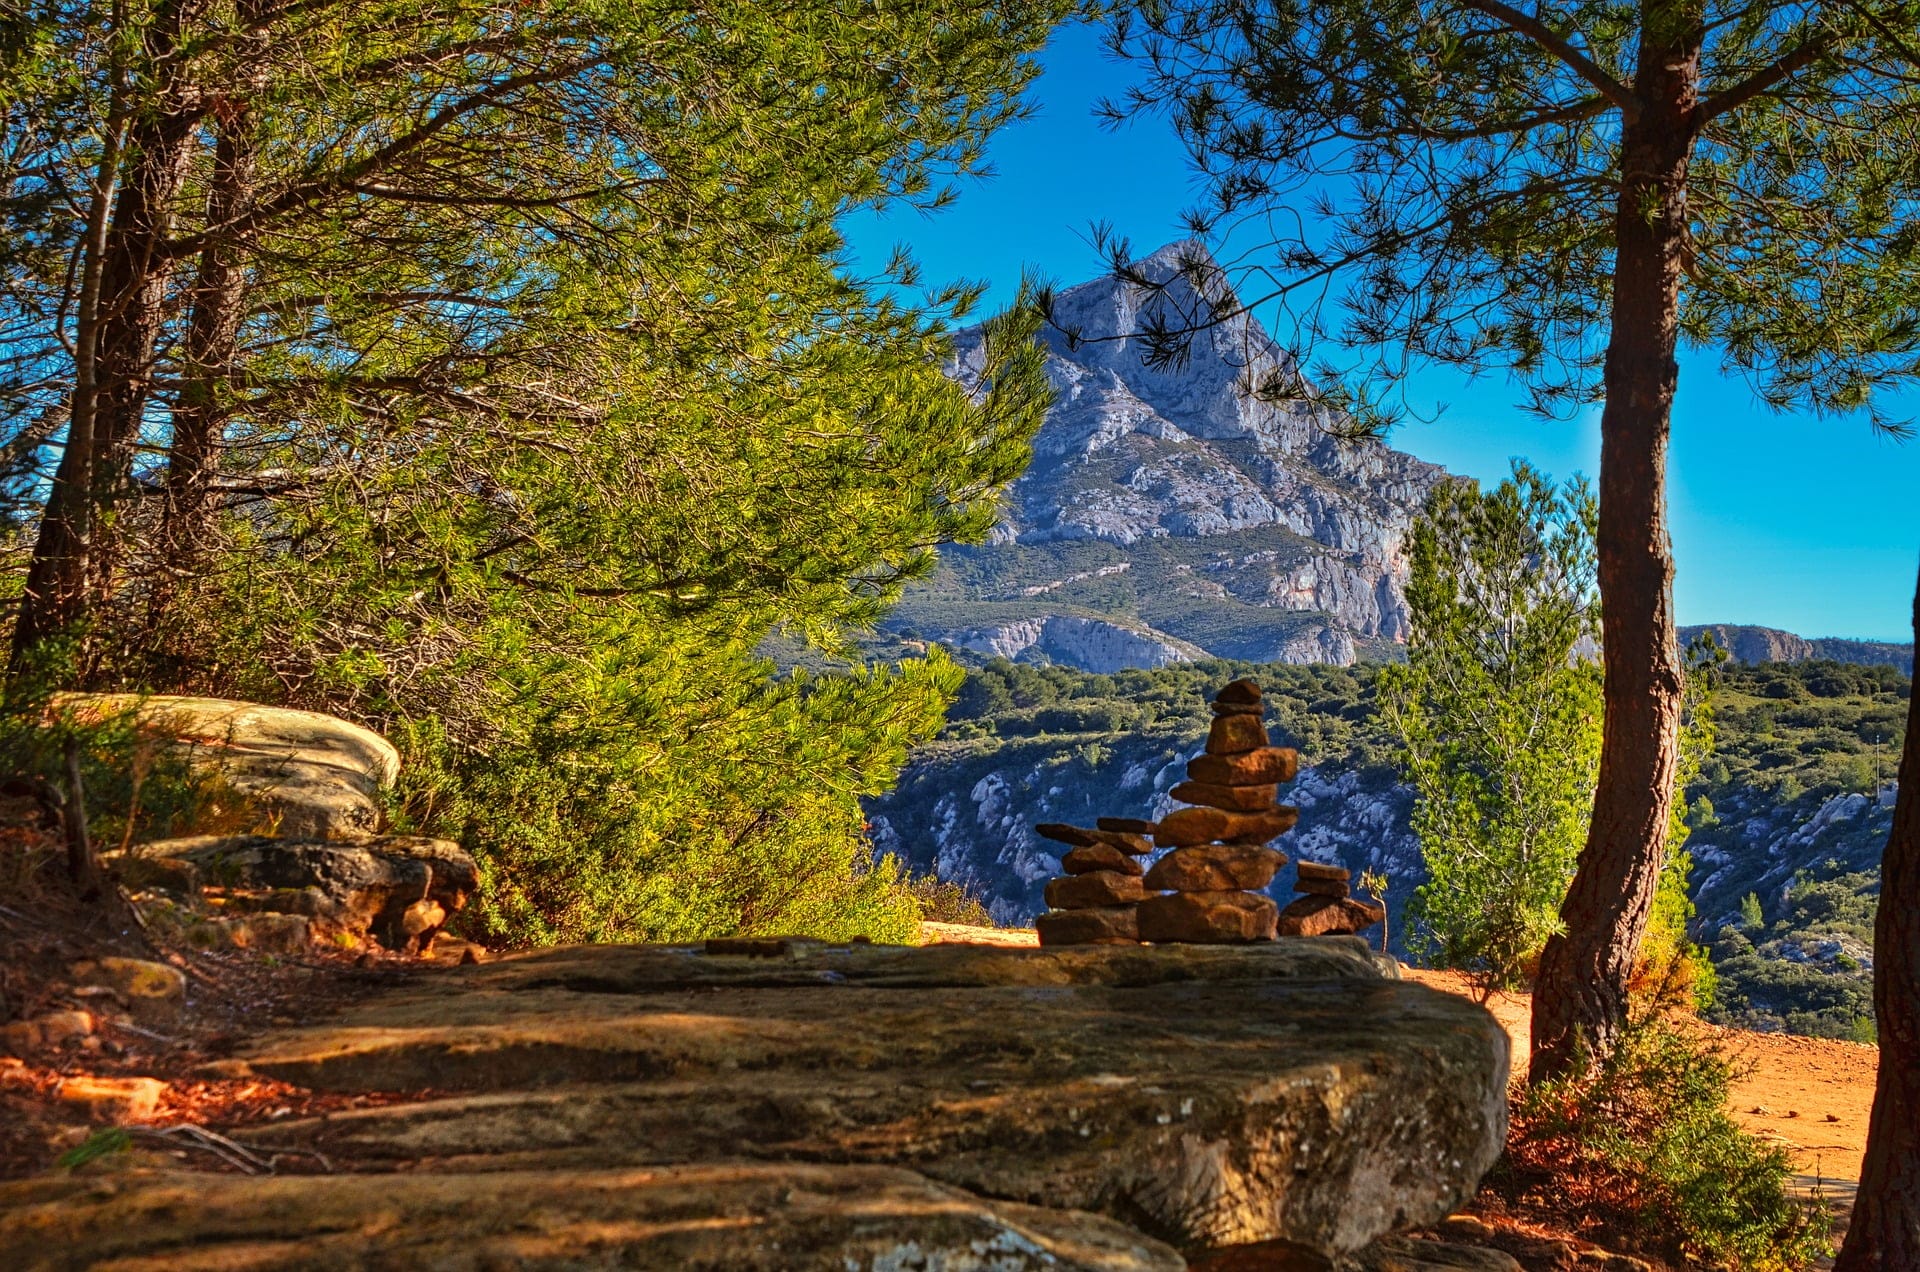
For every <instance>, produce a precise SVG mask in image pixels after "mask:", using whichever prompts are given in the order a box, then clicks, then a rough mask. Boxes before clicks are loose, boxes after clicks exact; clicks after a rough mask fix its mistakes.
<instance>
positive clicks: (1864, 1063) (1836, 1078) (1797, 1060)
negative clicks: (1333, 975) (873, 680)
mask: <svg viewBox="0 0 1920 1272" xmlns="http://www.w3.org/2000/svg"><path fill="white" fill-rule="evenodd" d="M921 927H922V939H923V940H925V941H927V942H928V943H929V944H933V943H939V942H962V943H970V944H977V945H1037V944H1039V938H1038V937H1037V936H1036V935H1035V934H1034V932H1033V931H1032V930H1031V929H1022V928H979V927H968V926H965V925H963V924H958V923H926V924H922V925H921ZM1402 974H1403V975H1404V976H1406V978H1407V979H1408V980H1412V981H1418V982H1419V983H1420V984H1422V985H1427V986H1430V987H1431V988H1434V989H1438V990H1441V991H1443V992H1445V993H1449V994H1459V995H1461V996H1462V997H1467V998H1471V997H1472V996H1473V994H1472V991H1471V990H1470V989H1469V988H1468V986H1467V981H1466V978H1465V977H1463V976H1461V975H1459V974H1458V973H1457V972H1433V971H1427V970H1424V969H1421V968H1414V967H1408V968H1403V969H1402ZM1487 1008H1488V1010H1490V1011H1492V1012H1493V1014H1494V1017H1495V1018H1496V1019H1498V1020H1499V1022H1500V1023H1501V1024H1502V1025H1504V1026H1506V1030H1507V1036H1508V1037H1509V1038H1511V1039H1512V1040H1513V1071H1514V1073H1515V1074H1525V1073H1526V1070H1527V1055H1528V1046H1527V1035H1528V1032H1529V1030H1530V1028H1531V1025H1532V1014H1533V1000H1532V998H1531V997H1530V996H1529V995H1526V994H1495V995H1494V996H1493V997H1492V998H1491V999H1490V1000H1489V1001H1488V1002H1487ZM1718 1032H1719V1033H1720V1035H1721V1036H1722V1037H1723V1038H1725V1039H1726V1040H1727V1043H1728V1049H1729V1051H1730V1052H1731V1053H1732V1055H1733V1058H1734V1059H1735V1061H1736V1062H1738V1063H1739V1064H1741V1065H1742V1066H1743V1067H1747V1068H1749V1069H1750V1070H1751V1072H1749V1073H1748V1075H1747V1076H1746V1077H1744V1078H1742V1079H1741V1080H1740V1081H1738V1082H1736V1083H1734V1087H1733V1111H1734V1116H1735V1117H1736V1118H1737V1119H1738V1120H1739V1122H1740V1124H1741V1125H1742V1126H1744V1127H1746V1128H1747V1129H1748V1130H1750V1131H1752V1132H1754V1133H1755V1134H1756V1135H1761V1136H1764V1137H1766V1138H1767V1139H1770V1140H1773V1141H1774V1142H1775V1143H1777V1144H1779V1145H1780V1146H1781V1147H1783V1148H1785V1149H1786V1150H1787V1151H1788V1152H1789V1153H1791V1154H1792V1155H1793V1162H1794V1169H1796V1170H1798V1171H1800V1172H1802V1173H1803V1174H1806V1175H1811V1176H1819V1177H1821V1178H1824V1179H1831V1180H1855V1179H1858V1178H1859V1177H1860V1159H1861V1157H1862V1155H1863V1154H1864V1153H1865V1152H1866V1147H1867V1117H1868V1114H1869V1113H1870V1112H1871V1111H1872V1108H1873V1078H1874V1070H1875V1066H1876V1064H1877V1063H1878V1061H1879V1056H1880V1053H1879V1050H1878V1049H1877V1048H1874V1047H1868V1046H1863V1045H1861V1044H1860V1043H1857V1042H1835V1041H1831V1040H1829V1039H1826V1038H1801V1037H1796V1036H1794V1035H1792V1034H1764V1033H1748V1032H1746V1031H1744V1030H1738V1029H1723V1030H1719V1031H1718Z"/></svg>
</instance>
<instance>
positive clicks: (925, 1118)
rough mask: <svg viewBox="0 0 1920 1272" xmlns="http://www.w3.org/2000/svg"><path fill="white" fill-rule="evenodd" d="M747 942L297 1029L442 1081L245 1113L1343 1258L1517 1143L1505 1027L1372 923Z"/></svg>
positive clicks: (1411, 1220)
mask: <svg viewBox="0 0 1920 1272" xmlns="http://www.w3.org/2000/svg"><path fill="white" fill-rule="evenodd" d="M716 948H734V949H743V948H744V949H749V950H751V951H752V953H751V954H748V953H729V954H708V953H706V952H704V951H703V950H702V949H700V948H698V947H687V948H669V947H657V946H655V947H609V946H602V947H577V948H570V949H560V950H552V951H545V952H541V953H537V954H531V955H526V956H520V957H513V958H508V959H503V960H500V961H498V962H493V963H488V964H484V965H481V966H478V967H470V968H463V969H459V970H458V971H447V972H436V973H435V974H434V975H432V976H430V977H422V978H420V979H419V980H418V981H416V982H414V983H413V984H410V985H409V986H406V987H404V988H402V989H399V990H396V991H394V992H391V993H389V994H387V995H385V996H383V997H381V998H378V999H375V1000H372V1001H369V1002H366V1003H364V1004H362V1005H360V1006H358V1007H356V1008H354V1009H352V1010H350V1011H349V1012H347V1013H345V1014H343V1015H342V1016H340V1017H338V1018H337V1019H335V1020H334V1021H332V1022H330V1023H329V1024H327V1025H325V1026H324V1027H319V1028H309V1029H304V1030H297V1031H290V1032H282V1033H279V1034H276V1035H272V1036H270V1037H268V1038H267V1039H266V1040H265V1041H264V1042H263V1044H261V1045H259V1046H257V1047H255V1048H254V1049H253V1050H252V1051H251V1052H250V1053H249V1054H247V1055H246V1057H245V1059H246V1060H247V1061H248V1062H249V1063H250V1064H251V1065H252V1067H253V1069H254V1070H255V1071H257V1072H261V1073H265V1074H268V1075H271V1076H274V1077H278V1078H284V1079H286V1080H289V1081H292V1082H296V1083H300V1084H302V1085H307V1086H311V1087H316V1088H320V1089H326V1090H336V1091H360V1092H371V1091H387V1092H394V1091H402V1092H416V1093H420V1094H419V1097H418V1098H417V1099H415V1100H413V1101H411V1102H405V1103H396V1104H386V1105H383V1106H379V1107H372V1108H361V1109H355V1110H351V1111H347V1112H343V1113H339V1114H335V1115H331V1116H328V1117H325V1118H321V1119H314V1120H308V1121H303V1122H297V1123H277V1124H270V1125H267V1126H263V1127H260V1128H257V1129H256V1130H254V1131H251V1132H245V1133H236V1134H243V1135H244V1138H246V1139H247V1140H248V1141H249V1142H250V1143H252V1144H254V1145H255V1146H256V1147H258V1148H261V1149H268V1148H276V1147H279V1148H305V1149H309V1150H318V1151H320V1152H322V1153H324V1154H325V1155H326V1156H327V1157H328V1158H329V1159H330V1160H332V1161H333V1162H334V1163H335V1165H336V1166H338V1167H341V1168H342V1169H349V1170H385V1169H392V1168H393V1167H395V1166H398V1165H401V1164H403V1163H404V1164H405V1165H406V1166H408V1167H409V1168H410V1169H412V1170H414V1171H416V1172H418V1171H426V1172H436V1171H437V1172H446V1173H449V1174H468V1173H471V1172H475V1171H499V1170H511V1171H517V1172H582V1171H587V1172H591V1171H625V1170H630V1169H635V1168H641V1167H648V1168H653V1167H662V1166H696V1165H700V1164H703V1163H704V1164H711V1163H715V1162H724V1161H741V1160H748V1161H756V1162H760V1163H763V1164H764V1163H773V1162H785V1163H816V1164H817V1163H837V1164H843V1165H852V1164H863V1165H874V1166H894V1167H903V1168H907V1169H910V1170H912V1171H914V1172H916V1173H918V1174H919V1175H922V1176H925V1177H928V1178H931V1179H933V1180H935V1181H938V1182H939V1183H941V1184H944V1185H947V1186H950V1187H954V1188H960V1189H965V1190H966V1191H967V1192H968V1193H970V1194H972V1195H973V1196H975V1197H977V1198H988V1199H992V1200H993V1201H994V1203H995V1204H998V1203H999V1202H1014V1203H1019V1204H1022V1205H1029V1206H1038V1207H1044V1208H1047V1209H1050V1210H1056V1211H1088V1212H1095V1213H1102V1214H1106V1215H1109V1216H1112V1217H1114V1218H1116V1219H1119V1220H1121V1221H1122V1222H1125V1223H1126V1224H1128V1225H1130V1226H1132V1227H1133V1228H1135V1229H1137V1230H1139V1231H1142V1232H1145V1233H1146V1234H1148V1235H1149V1236H1152V1237H1154V1238H1157V1239H1160V1240H1163V1241H1166V1242H1169V1243H1171V1244H1172V1245H1175V1246H1179V1247H1182V1248H1187V1249H1199V1248H1208V1247H1216V1246H1222V1245H1231V1244H1239V1243H1244V1242H1253V1241H1263V1240H1271V1239H1285V1240H1289V1241H1295V1242H1298V1243H1300V1244H1302V1245H1306V1246H1310V1247H1313V1248H1315V1249H1319V1250H1324V1251H1329V1252H1344V1251H1351V1250H1355V1249H1358V1248H1360V1247H1362V1246H1364V1245H1366V1244H1367V1243H1368V1242H1369V1241H1371V1240H1372V1239H1373V1238H1374V1237H1376V1236H1378V1235H1380V1234H1381V1233H1384V1232H1388V1231H1391V1230H1395V1229H1400V1228H1406V1227H1412V1226H1418V1225H1424V1224H1429V1223H1432V1222H1435V1221H1437V1220H1438V1219H1440V1218H1441V1217H1442V1216H1444V1215H1446V1214H1448V1213H1449V1212H1451V1211H1452V1210H1453V1209H1455V1208H1456V1207H1457V1206H1458V1205H1459V1204H1460V1203H1461V1202H1463V1201H1464V1200H1466V1198H1467V1197H1469V1196H1470V1195H1471V1194H1472V1192H1473V1190H1474V1187H1475V1185H1476V1184H1477V1182H1478V1180H1479V1178H1480V1175H1481V1172H1482V1171H1484V1170H1485V1169H1486V1167H1487V1166H1488V1165H1490V1164H1491V1163H1492V1161H1493V1159H1494V1157H1495V1156H1496V1155H1497V1154H1498V1152H1499V1151H1500V1147H1501V1143H1502V1141H1503V1138H1504V1133H1505V1127H1506V1104H1505V1094H1506V1078H1507V1040H1506V1035H1505V1034H1504V1033H1503V1032H1502V1030H1501V1029H1500V1026H1499V1025H1498V1023H1497V1022H1495V1020H1494V1019H1493V1017H1492V1016H1491V1015H1489V1014H1488V1013H1487V1012H1486V1011H1484V1010H1483V1009H1481V1008H1479V1007H1477V1006H1475V1005H1474V1004H1472V1003H1470V1002H1467V1001H1465V1000H1463V999H1459V998H1455V997H1451V996H1447V995H1443V994H1440V993H1438V992H1435V991H1432V990H1428V989H1426V988H1425V987H1423V986H1419V985H1415V984H1412V983H1408V982H1403V981H1399V980H1397V979H1390V978H1388V977H1387V976H1385V975H1383V973H1382V971H1381V969H1380V967H1379V966H1377V965H1376V962H1375V960H1374V958H1373V957H1372V956H1371V955H1370V954H1369V953H1368V952H1367V950H1366V947H1365V946H1364V944H1362V943H1361V942H1360V941H1358V940H1356V939H1353V938H1329V939H1322V940H1298V941H1283V942H1273V943H1268V944H1264V945H1257V946H1248V947H1185V948H1171V949H1170V948H1156V949H1148V948H1144V947H1140V946H1113V947H1069V948H1048V949H1034V948H1027V949H1015V948H992V947H976V946H960V945H949V946H933V947H924V948H918V949H911V948H901V947H874V946H827V945H822V944H820V943H818V942H811V941H785V942H781V941H773V942H752V943H746V944H745V945H744V946H732V947H716ZM477 1204H478V1203H477ZM489 1204H490V1203H489ZM742 1266H756V1265H748V1264H743V1265H742ZM956 1266H957V1265H956ZM1010 1266H1019V1265H1010ZM1069 1266H1070V1265H1069ZM1101 1266H1106V1265H1101ZM1111 1266H1115V1267H1121V1266H1132V1265H1128V1264H1122V1263H1115V1264H1113V1265H1111Z"/></svg>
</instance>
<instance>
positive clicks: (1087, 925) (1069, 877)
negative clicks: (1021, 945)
mask: <svg viewBox="0 0 1920 1272" xmlns="http://www.w3.org/2000/svg"><path fill="white" fill-rule="evenodd" d="M1095 824H1096V825H1097V826H1098V827H1099V828H1098V829H1097V830H1088V829H1086V828H1085V827H1082V826H1068V825H1063V824H1061V823H1058V822H1042V823H1041V824H1040V825H1038V826H1035V827H1034V828H1033V829H1034V831H1035V833H1037V834H1039V835H1041V836H1043V837H1045V838H1047V839H1051V840H1053V841H1054V842H1056V843H1063V844H1066V845H1068V850H1067V852H1066V854H1065V855H1064V856H1062V857H1061V858H1060V867H1061V869H1063V870H1065V871H1066V872H1067V873H1066V875H1065V876H1064V877H1062V878H1059V879H1054V880H1052V881H1051V882H1049V883H1048V884H1047V894H1046V895H1047V905H1048V907H1049V909H1048V912H1047V913H1045V914H1043V915H1041V916H1040V917H1039V918H1037V919H1035V920H1034V923H1033V925H1034V927H1035V928H1036V929H1038V930H1039V933H1040V944H1042V945H1133V944H1135V943H1137V942H1138V941H1139V940H1140V924H1139V909H1140V902H1141V901H1142V900H1143V899H1144V898H1145V897H1146V895H1147V891H1146V888H1145V886H1144V885H1143V884H1142V882H1141V876H1142V875H1143V874H1145V873H1146V867H1144V866H1142V865H1141V864H1140V861H1139V858H1141V857H1144V856H1146V855H1147V854H1148V853H1150V852H1152V851H1153V842H1152V841H1151V840H1149V839H1148V838H1147V836H1146V834H1145V833H1143V832H1144V831H1150V830H1152V829H1153V823H1152V822H1144V821H1138V820H1136V819H1134V818H1131V817H1102V818H1100V819H1099V820H1098V821H1097V822H1096V823H1095Z"/></svg>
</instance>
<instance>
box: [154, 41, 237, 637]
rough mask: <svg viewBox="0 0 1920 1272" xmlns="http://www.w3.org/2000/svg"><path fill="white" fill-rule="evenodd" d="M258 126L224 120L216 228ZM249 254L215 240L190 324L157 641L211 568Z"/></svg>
mask: <svg viewBox="0 0 1920 1272" xmlns="http://www.w3.org/2000/svg"><path fill="white" fill-rule="evenodd" d="M243 11H244V10H243ZM251 128H252V123H251V121H250V120H249V119H248V118H247V117H246V115H245V113H244V111H235V112H233V113H232V115H231V117H230V118H227V119H225V120H223V122H222V126H221V129H220V135H219V139H218V141H217V142H216V144H215V152H214V166H213V177H212V181H211V182H210V183H209V187H208V193H207V224H208V225H220V224H223V223H225V222H227V221H229V220H231V219H232V218H233V217H234V216H235V215H236V214H237V213H238V212H239V211H240V210H241V208H242V207H243V206H244V205H245V204H246V202H247V200H248V199H249V197H250V196H251V193H252V189H253V179H254V171H255V168H256V166H257V165H256V153H255V147H254V144H253V137H252V133H251ZM245 255H246V247H245V244H243V243H240V242H237V241H235V240H233V239H231V238H225V237H220V238H215V239H213V240H211V241H210V242H209V243H208V244H207V246H206V248H205V249H204V250H203V251H202V252H201V255H200V263H199V272H198V275H197V277H196V278H195V280H194V285H193V291H192V295H193V310H192V313H191V314H190V315H189V316H188V319H187V330H186V338H185V342H184V350H183V357H182V362H183V364H184V367H183V383H182V385H181V389H180V397H179V400H178V401H177V402H176V403H175V405H174V409H173V414H172V435H171V438H170V441H169V444H168V448H167V475H166V508H165V512H164V515H163V520H162V522H161V529H160V561H159V573H158V575H157V576H156V578H155V579H154V581H153V586H152V591H151V594H150V598H149V605H148V618H147V625H148V632H149V639H153V638H155V637H156V636H157V637H158V638H159V639H161V640H164V639H166V635H165V633H166V629H167V628H168V627H169V626H170V625H171V624H170V622H169V619H170V618H171V610H172V609H173V607H174V604H175V601H176V598H177V597H178V595H179V589H180V587H181V585H182V584H183V583H186V582H188V581H189V580H191V579H192V578H193V577H194V576H195V575H197V574H198V573H199V572H200V570H201V569H202V568H203V567H204V565H205V563H206V556H207V550H208V545H209V544H210V543H211V542H212V540H213V534H214V518H215V514H216V506H215V501H214V498H213V477H214V473H215V470H216V469H217V468H218V465H219V455H220V437H221V429H222V427H223V425H224V422H225V418H226V416H225V412H224V410H223V408H222V406H221V404H220V401H219V392H218V389H219V385H220V384H221V382H222V381H223V380H224V379H225V378H226V377H227V375H228V374H229V373H230V372H231V370H232V364H233V357H234V351H235V348H236V345H237V341H238V337H239V332H240V322H241V319H242V318H243V317H244V316H245V309H246V299H247V272H246V265H245ZM152 652H153V653H155V654H158V655H160V656H161V657H162V658H163V660H164V661H166V662H169V663H176V664H177V663H178V662H180V661H181V659H182V657H183V655H184V653H185V651H182V650H178V649H173V650H164V651H163V650H157V649H156V650H153V651H152Z"/></svg>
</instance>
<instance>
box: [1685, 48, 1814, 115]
mask: <svg viewBox="0 0 1920 1272" xmlns="http://www.w3.org/2000/svg"><path fill="white" fill-rule="evenodd" d="M1835 43H1836V40H1835V37H1834V35H1833V33H1832V32H1831V31H1823V32H1821V33H1820V34H1819V35H1816V36H1814V37H1813V38H1812V39H1810V40H1808V41H1807V42H1806V43H1804V44H1802V45H1800V46H1799V47H1798V48H1796V49H1793V50H1792V51H1791V52H1789V53H1787V54H1786V55H1785V56H1783V57H1781V58H1779V59H1778V60H1776V61H1775V62H1774V63H1773V64H1772V65H1771V66H1768V67H1765V68H1763V69H1761V70H1759V71H1755V72H1754V73H1753V74H1752V75H1749V76H1748V77H1747V78H1746V79H1744V80H1742V81H1740V83H1738V84H1735V85H1734V86H1733V87H1731V88H1728V89H1724V90H1722V91H1720V92H1718V93H1715V94H1714V95H1713V96H1711V97H1709V98H1707V99H1706V100H1705V101H1703V102H1700V103H1699V104H1698V105H1696V106H1695V107H1694V108H1693V110H1692V111H1691V112H1690V113H1691V115H1692V123H1693V126H1694V127H1696V128H1698V127H1699V126H1701V125H1702V124H1705V123H1706V122H1707V121H1709V120H1711V119H1717V118H1718V117H1720V116H1721V115H1724V114H1726V113H1727V112H1728V111H1733V110H1738V109H1740V108H1741V107H1742V106H1745V105H1746V104H1747V103H1748V102H1750V101H1752V100H1753V99H1754V98H1756V97H1758V96H1760V95H1761V94H1762V93H1765V92H1767V91H1768V90H1770V89H1772V88H1773V87H1774V86H1775V85H1776V84H1781V83H1784V82H1785V81H1787V80H1789V79H1791V78H1793V76H1795V75H1796V74H1798V73H1799V72H1800V71H1802V70H1805V69H1806V68H1807V67H1808V66H1811V65H1812V64H1813V63H1814V61H1816V60H1817V59H1818V58H1819V57H1820V56H1821V55H1822V54H1823V53H1825V52H1826V51H1827V50H1828V49H1830V48H1832V47H1833V46H1834V44H1835Z"/></svg>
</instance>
